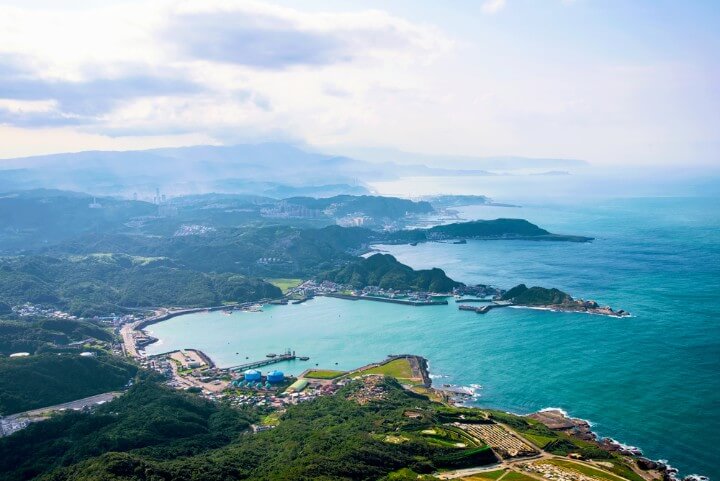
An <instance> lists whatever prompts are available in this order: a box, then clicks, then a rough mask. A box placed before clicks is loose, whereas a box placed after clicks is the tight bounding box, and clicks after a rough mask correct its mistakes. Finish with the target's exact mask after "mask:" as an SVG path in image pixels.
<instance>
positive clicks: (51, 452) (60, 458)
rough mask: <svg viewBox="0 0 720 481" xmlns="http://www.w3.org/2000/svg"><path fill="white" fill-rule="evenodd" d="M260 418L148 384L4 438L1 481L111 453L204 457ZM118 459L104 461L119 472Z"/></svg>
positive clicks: (0, 440) (111, 457) (0, 448)
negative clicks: (87, 410) (88, 409)
mask: <svg viewBox="0 0 720 481" xmlns="http://www.w3.org/2000/svg"><path fill="white" fill-rule="evenodd" d="M254 419H255V415H254V414H253V413H252V412H243V411H238V410H235V409H230V408H226V407H222V406H219V405H216V404H214V403H211V402H209V401H206V400H204V399H202V398H199V397H197V396H193V395H190V394H183V393H181V392H177V391H171V390H170V389H168V388H164V387H161V386H159V385H157V384H155V383H154V382H150V381H143V382H140V383H138V384H136V385H135V386H133V387H132V388H130V390H129V391H128V392H127V393H126V394H124V395H122V396H121V397H119V398H118V399H116V400H114V401H112V402H111V403H108V404H106V405H103V406H100V407H98V408H97V409H96V410H95V412H94V413H93V414H87V413H76V412H70V413H67V414H64V415H61V416H56V417H54V418H52V419H50V420H48V421H44V422H42V423H37V424H33V425H31V426H29V427H28V428H26V429H24V430H22V431H20V432H18V433H17V434H15V435H14V436H12V437H10V438H0V479H2V480H24V479H31V478H33V477H35V476H37V475H40V474H42V473H46V472H49V471H51V470H53V469H55V468H58V467H60V466H69V465H72V464H75V463H78V462H81V461H83V460H85V459H88V458H92V457H95V456H99V455H102V454H104V453H108V452H117V453H122V452H133V453H136V455H137V456H138V458H139V457H140V456H142V457H143V458H148V459H161V460H162V459H174V458H178V457H181V456H188V455H193V454H198V453H201V452H203V451H208V450H211V449H215V448H218V447H221V446H224V445H226V444H227V443H229V442H230V441H232V440H234V439H236V438H237V437H238V436H239V435H240V434H241V433H242V432H244V431H245V430H247V428H248V427H249V424H250V422H251V421H253V420H254ZM118 459H122V456H121V455H109V456H107V457H106V458H104V461H103V462H104V463H107V464H106V466H107V467H108V470H110V471H114V470H117V469H118V468H119V467H120V465H118V464H117V463H116V462H115V461H116V460H118ZM101 479H109V478H101Z"/></svg>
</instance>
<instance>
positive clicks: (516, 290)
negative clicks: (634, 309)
mask: <svg viewBox="0 0 720 481" xmlns="http://www.w3.org/2000/svg"><path fill="white" fill-rule="evenodd" d="M501 300H503V301H508V302H511V303H512V305H515V306H523V307H534V308H538V309H549V310H552V311H563V312H586V313H588V314H600V315H604V316H614V317H627V316H630V313H629V312H627V311H625V310H623V309H618V310H617V311H616V310H614V309H613V308H611V307H609V306H604V307H603V306H600V305H599V304H598V303H597V302H595V301H592V300H590V301H586V300H583V299H573V298H572V297H571V296H570V295H569V294H567V293H565V292H563V291H561V290H559V289H555V288H553V289H546V288H544V287H537V286H535V287H527V286H526V285H525V284H519V285H517V286H515V287H513V288H512V289H510V290H509V291H507V292H506V293H505V294H503V295H502V297H501Z"/></svg>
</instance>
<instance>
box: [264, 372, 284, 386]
mask: <svg viewBox="0 0 720 481" xmlns="http://www.w3.org/2000/svg"><path fill="white" fill-rule="evenodd" d="M267 380H268V382H272V383H276V382H283V381H284V380H285V374H283V372H282V371H270V372H269V373H268V375H267Z"/></svg>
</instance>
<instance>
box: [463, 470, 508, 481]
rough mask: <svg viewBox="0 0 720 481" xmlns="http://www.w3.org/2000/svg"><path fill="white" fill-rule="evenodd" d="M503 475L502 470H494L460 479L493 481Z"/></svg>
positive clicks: (465, 480) (464, 480)
mask: <svg viewBox="0 0 720 481" xmlns="http://www.w3.org/2000/svg"><path fill="white" fill-rule="evenodd" d="M503 474H505V470H504V469H496V470H495V471H487V472H484V473H477V474H473V475H472V476H468V477H466V478H462V481H495V480H496V479H498V478H499V477H500V476H502V475H503Z"/></svg>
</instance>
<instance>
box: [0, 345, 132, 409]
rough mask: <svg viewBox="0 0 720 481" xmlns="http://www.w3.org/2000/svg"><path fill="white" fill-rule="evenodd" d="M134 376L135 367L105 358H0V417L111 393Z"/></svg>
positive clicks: (49, 356)
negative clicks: (0, 415)
mask: <svg viewBox="0 0 720 481" xmlns="http://www.w3.org/2000/svg"><path fill="white" fill-rule="evenodd" d="M136 372H137V368H136V367H135V366H134V365H132V364H128V363H127V362H125V361H124V360H122V359H120V358H117V357H114V356H105V355H98V356H95V357H82V356H79V355H77V354H42V355H37V356H28V357H17V358H0V414H10V413H16V412H20V411H27V410H30V409H36V408H40V407H45V406H51V405H53V404H60V403H64V402H67V401H73V400H75V399H80V398H83V397H88V396H92V395H95V394H99V393H103V392H107V391H114V390H117V389H120V388H122V387H123V386H125V385H126V384H127V383H128V381H129V380H130V379H131V378H132V377H133V376H134V375H135V373H136Z"/></svg>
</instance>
